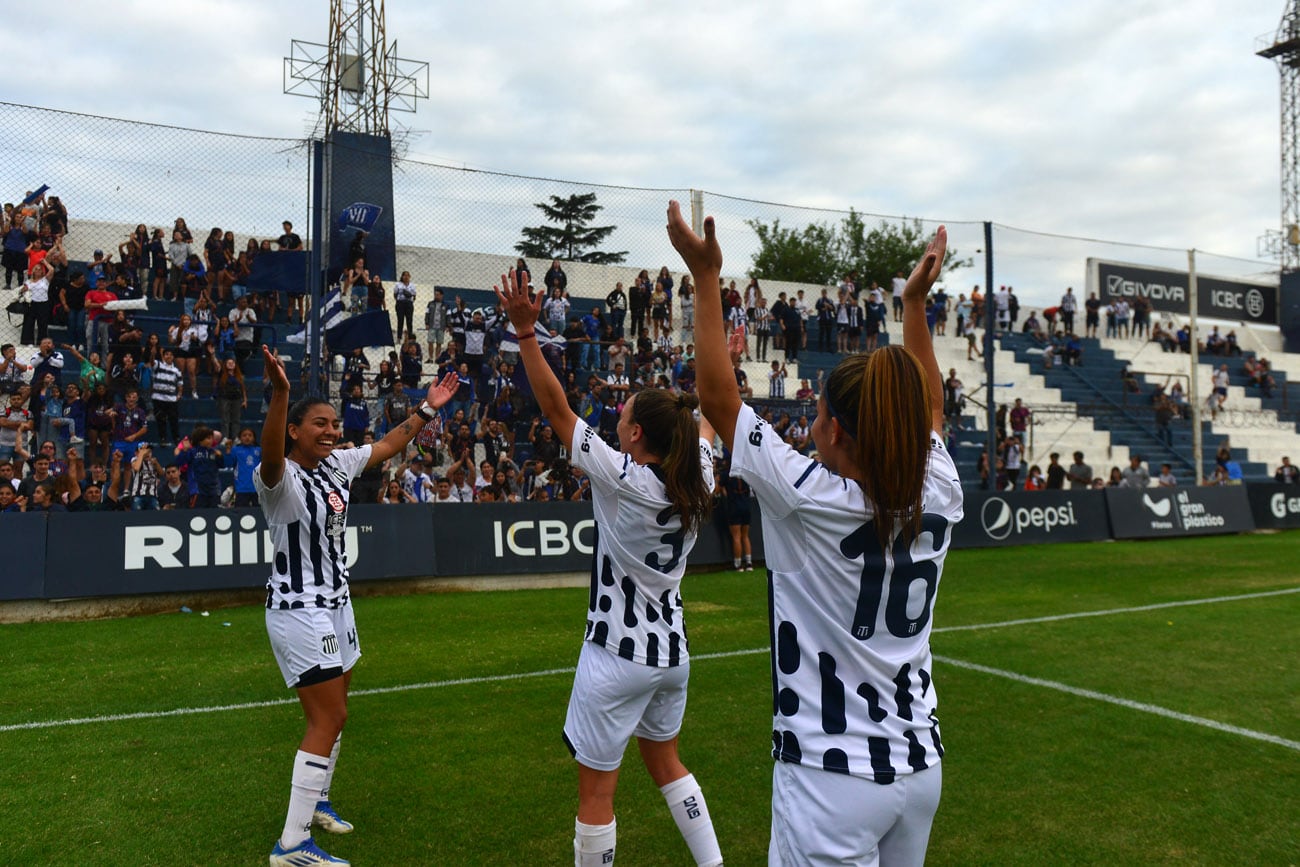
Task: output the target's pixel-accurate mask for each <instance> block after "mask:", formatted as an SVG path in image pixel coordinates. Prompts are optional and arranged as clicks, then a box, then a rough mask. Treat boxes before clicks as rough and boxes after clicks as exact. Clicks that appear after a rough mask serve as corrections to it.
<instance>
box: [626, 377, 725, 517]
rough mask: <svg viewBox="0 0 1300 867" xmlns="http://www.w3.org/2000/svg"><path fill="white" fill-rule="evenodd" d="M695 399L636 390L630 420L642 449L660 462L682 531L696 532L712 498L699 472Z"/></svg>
mask: <svg viewBox="0 0 1300 867" xmlns="http://www.w3.org/2000/svg"><path fill="white" fill-rule="evenodd" d="M699 404H700V402H699V399H698V398H696V397H695V396H694V395H690V394H674V393H673V392H670V391H665V390H663V389H657V388H655V389H645V390H644V391H639V392H637V393H636V396H635V397H634V398H633V400H632V421H634V422H635V423H636V424H639V425H641V430H642V432H643V433H644V435H645V439H646V448H647V449H648V450H649V451H650V452H651V453H652V454H654V455H655V456H656V457H658V458H659V460H660V466H661V467H662V468H663V472H664V488H665V490H666V492H667V494H668V502H670V503H672V505H673V506H674V508H676V510H677V512H678V514H680V515H681V518H682V529H683V530H686V531H687V532H695V531H698V530H699V528H700V525H701V524H703V523H704V519H705V518H706V517H707V516H708V514H709V510H710V509H711V508H712V507H713V496H712V495H711V494H710V493H709V489H708V487H706V485H705V482H704V476H703V475H702V474H701V472H700V458H699V448H698V446H699V441H700V425H699V422H697V421H696V420H695V408H696V407H697V406H699Z"/></svg>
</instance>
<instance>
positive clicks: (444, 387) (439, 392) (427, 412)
mask: <svg viewBox="0 0 1300 867" xmlns="http://www.w3.org/2000/svg"><path fill="white" fill-rule="evenodd" d="M458 388H460V377H458V376H457V375H456V374H455V373H448V374H447V375H446V376H444V377H443V378H442V380H441V381H440V382H435V383H433V384H432V385H430V386H429V392H428V393H427V394H426V395H425V396H424V402H423V403H421V404H420V405H419V406H417V407H413V408H412V410H411V414H410V415H409V416H407V418H406V421H404V422H402V423H401V424H399V425H398V426H397V427H395V428H393V429H392V430H390V431H389V432H388V433H387V435H385V436H384V438H383V439H381V440H380V441H379V442H377V443H375V444H374V445H373V446H371V447H370V460H369V461H368V462H367V463H366V467H367V468H370V467H375V466H378V465H379V464H382V463H383V462H384V461H386V460H388V459H389V458H391V457H393V456H394V455H399V454H401V453H402V451H403V450H405V449H406V447H407V446H408V445H410V443H411V440H413V439H415V435H416V434H418V433H419V432H420V431H421V430H422V429H423V428H424V426H425V425H426V424H428V423H429V422H431V421H433V418H434V415H435V413H436V412H437V411H438V409H440V408H441V407H443V406H444V405H445V404H446V403H447V402H448V401H449V400H451V399H452V398H453V397H455V395H456V389H458Z"/></svg>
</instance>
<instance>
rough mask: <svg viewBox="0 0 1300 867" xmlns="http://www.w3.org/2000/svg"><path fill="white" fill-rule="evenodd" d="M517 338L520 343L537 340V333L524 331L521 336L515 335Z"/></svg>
mask: <svg viewBox="0 0 1300 867" xmlns="http://www.w3.org/2000/svg"><path fill="white" fill-rule="evenodd" d="M517 337H518V338H519V340H520V342H522V341H525V340H536V339H537V332H536V331H525V332H524V333H523V334H520V335H517Z"/></svg>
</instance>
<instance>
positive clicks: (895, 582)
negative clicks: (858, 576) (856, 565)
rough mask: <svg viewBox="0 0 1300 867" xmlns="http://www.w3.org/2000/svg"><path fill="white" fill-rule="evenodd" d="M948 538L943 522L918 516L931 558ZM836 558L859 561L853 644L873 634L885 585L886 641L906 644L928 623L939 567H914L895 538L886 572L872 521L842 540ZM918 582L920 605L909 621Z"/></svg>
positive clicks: (922, 564)
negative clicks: (888, 636) (894, 638)
mask: <svg viewBox="0 0 1300 867" xmlns="http://www.w3.org/2000/svg"><path fill="white" fill-rule="evenodd" d="M947 532H948V519H947V518H945V517H943V516H942V515H932V514H925V515H922V516H921V533H922V535H924V534H926V533H928V534H929V535H930V538H931V540H932V542H931V544H933V545H934V550H935V551H936V552H937V551H939V550H941V549H942V548H943V543H944V537H945V536H946V534H947ZM840 553H841V554H843V555H844V556H845V557H848V558H850V559H853V560H856V559H857V558H858V557H862V558H863V559H862V583H861V585H860V586H859V588H858V604H857V607H856V608H855V609H854V612H853V623H852V625H851V626H850V627H849V632H850V633H851V634H852V635H853V637H854V638H856V639H858V640H859V641H866V640H868V639H869V638H871V637H872V636H873V635H875V634H876V621H877V619H878V618H879V614H880V599H881V597H882V596H884V595H885V585H886V584H888V585H889V594H888V597H887V598H886V599H885V628H886V629H888V630H889V633H890V634H891V635H895V636H897V637H899V638H910V637H911V636H913V635H916V634H917V633H918V632H920V631H921V629H922V628H923V627H924V626H925V624H926V623H928V622H929V621H930V606H931V604H932V603H933V602H934V592H935V590H936V589H937V588H938V586H939V564H938V563H936V562H935V561H933V560H922V561H920V562H919V563H918V562H916V561H914V560H913V559H912V546H911V544H909V543H906V542H904V541H903V539H902V537H901V536H900V537H897V538H895V540H894V544H893V548H892V551H891V553H892V554H893V555H894V558H893V559H894V564H893V569H892V570H890V569H889V565H888V564H887V563H886V561H885V552H884V549H882V548H881V547H880V539H879V537H877V535H876V522H875V521H868V522H867V523H865V524H863V525H862V526H861V527H859V528H858V529H856V530H854V531H853V532H852V533H851V534H849V535H848V536H846V537H845V538H844V539H843V540H842V541H841V542H840ZM917 581H923V582H925V604H924V605H922V606H921V611H920V613H919V614H917V616H916V617H914V618H913V617H909V616H908V614H907V603H908V599H909V597H910V596H911V591H912V585H913V583H915V582H917Z"/></svg>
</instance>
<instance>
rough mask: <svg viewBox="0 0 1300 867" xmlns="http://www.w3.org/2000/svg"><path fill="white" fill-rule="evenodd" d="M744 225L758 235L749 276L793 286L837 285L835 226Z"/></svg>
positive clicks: (820, 224)
mask: <svg viewBox="0 0 1300 867" xmlns="http://www.w3.org/2000/svg"><path fill="white" fill-rule="evenodd" d="M745 222H746V224H748V226H749V227H750V228H751V229H753V230H754V233H755V234H757V235H758V243H759V250H758V252H757V253H755V254H754V266H753V267H752V268H750V269H749V273H750V276H752V277H758V278H759V279H763V278H767V279H771V280H789V281H790V282H792V283H820V284H822V285H826V284H828V283H834V282H835V278H836V277H837V276H838V274H837V272H838V270H839V260H838V259H837V257H836V255H835V247H836V238H835V227H834V226H827V225H824V224H822V223H810V224H808V225H807V226H804V227H803V229H802V230H797V229H787V228H785V227H783V226H782V225H781V221H780V220H773V221H772V225H770V226H769V225H767V224H765V223H763V222H762V221H760V220H746V221H745Z"/></svg>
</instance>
